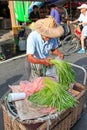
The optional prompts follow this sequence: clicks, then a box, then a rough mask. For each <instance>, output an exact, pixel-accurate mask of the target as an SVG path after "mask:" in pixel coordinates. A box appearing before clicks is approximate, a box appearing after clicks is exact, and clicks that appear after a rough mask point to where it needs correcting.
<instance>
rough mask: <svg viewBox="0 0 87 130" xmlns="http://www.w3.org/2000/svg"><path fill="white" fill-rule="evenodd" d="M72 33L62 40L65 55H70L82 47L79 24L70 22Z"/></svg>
mask: <svg viewBox="0 0 87 130" xmlns="http://www.w3.org/2000/svg"><path fill="white" fill-rule="evenodd" d="M69 26H70V30H71V34H69V35H68V36H66V37H65V38H64V40H63V41H62V51H63V53H64V55H70V54H72V53H75V52H76V51H78V50H79V49H80V46H81V44H80V37H81V30H80V26H79V24H78V23H77V24H69Z"/></svg>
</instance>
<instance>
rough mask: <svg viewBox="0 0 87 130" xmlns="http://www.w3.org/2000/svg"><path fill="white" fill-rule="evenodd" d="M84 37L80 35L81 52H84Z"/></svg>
mask: <svg viewBox="0 0 87 130" xmlns="http://www.w3.org/2000/svg"><path fill="white" fill-rule="evenodd" d="M84 38H85V37H84V35H83V33H82V34H81V47H82V49H83V50H85V44H84Z"/></svg>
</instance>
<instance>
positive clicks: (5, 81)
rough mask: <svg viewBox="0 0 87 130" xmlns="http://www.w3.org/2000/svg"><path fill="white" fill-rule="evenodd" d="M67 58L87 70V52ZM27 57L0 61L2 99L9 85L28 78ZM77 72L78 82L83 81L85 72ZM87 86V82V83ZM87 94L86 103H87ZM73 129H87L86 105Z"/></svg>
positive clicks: (0, 120)
mask: <svg viewBox="0 0 87 130" xmlns="http://www.w3.org/2000/svg"><path fill="white" fill-rule="evenodd" d="M65 60H67V61H68V62H70V63H74V64H76V65H79V66H82V67H84V68H85V70H87V54H86V53H85V54H77V53H75V54H72V55H71V56H65ZM24 63H25V58H24V57H21V58H20V57H19V58H15V59H10V60H6V61H4V62H3V63H0V99H2V98H3V97H4V96H5V95H6V93H7V92H8V91H9V85H13V84H19V82H20V81H21V80H26V74H25V69H24ZM74 69H76V68H74ZM75 71H76V73H77V82H80V83H83V80H84V73H83V71H82V70H81V69H76V70H75ZM85 86H87V83H86V85H85ZM86 99H87V96H86V98H85V103H86V104H87V100H86ZM0 130H4V125H3V115H2V109H1V107H0ZM71 130H87V108H86V106H85V108H84V111H83V113H82V114H81V117H80V119H79V121H78V122H77V123H76V124H75V125H74V127H73V128H72V129H71Z"/></svg>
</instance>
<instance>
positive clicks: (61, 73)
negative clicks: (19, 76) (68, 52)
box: [29, 59, 77, 111]
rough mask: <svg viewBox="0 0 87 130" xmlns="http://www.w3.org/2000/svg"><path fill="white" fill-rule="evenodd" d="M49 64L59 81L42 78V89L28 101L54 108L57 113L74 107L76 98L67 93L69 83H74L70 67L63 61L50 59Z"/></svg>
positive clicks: (73, 75)
mask: <svg viewBox="0 0 87 130" xmlns="http://www.w3.org/2000/svg"><path fill="white" fill-rule="evenodd" d="M50 62H51V63H52V64H53V65H55V67H56V71H57V75H58V79H59V81H58V82H57V81H55V80H54V79H53V78H51V77H44V88H43V89H42V90H40V91H39V92H37V93H34V94H33V95H31V96H30V97H29V100H30V101H31V102H33V103H34V104H37V105H45V106H47V107H52V108H56V109H57V111H62V110H66V109H68V108H70V107H74V106H76V104H77V100H76V98H75V97H73V95H71V94H70V93H69V92H68V90H69V88H70V87H71V83H74V82H75V73H74V71H73V69H72V66H71V65H70V64H68V63H67V62H66V61H64V60H55V59H52V60H51V61H50Z"/></svg>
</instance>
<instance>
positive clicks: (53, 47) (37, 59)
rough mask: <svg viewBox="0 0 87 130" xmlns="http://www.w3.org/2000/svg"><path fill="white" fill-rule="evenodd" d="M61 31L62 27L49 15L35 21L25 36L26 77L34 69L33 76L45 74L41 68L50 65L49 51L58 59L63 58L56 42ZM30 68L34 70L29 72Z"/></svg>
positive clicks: (62, 31)
mask: <svg viewBox="0 0 87 130" xmlns="http://www.w3.org/2000/svg"><path fill="white" fill-rule="evenodd" d="M63 33H64V30H63V28H62V27H61V26H60V25H57V24H56V21H55V19H54V18H53V17H51V16H50V17H48V18H45V19H40V20H38V21H37V22H35V24H34V29H33V31H32V32H31V33H30V34H29V36H28V38H27V60H28V64H26V68H27V67H28V68H27V69H26V71H27V73H28V74H29V75H28V77H30V73H31V75H32V73H33V72H34V71H35V72H34V74H33V77H34V78H35V76H36V75H38V76H41V75H45V74H44V72H42V71H41V70H42V68H43V70H45V68H46V67H48V66H51V63H50V59H51V58H52V57H50V51H51V52H52V54H54V55H57V56H58V57H59V58H60V59H63V58H64V55H63V54H62V53H61V52H60V51H59V50H58V42H57V40H56V38H57V37H60V36H61V35H62V34H63ZM31 63H32V64H31ZM30 66H31V67H30ZM43 66H45V67H43ZM30 68H31V69H30ZM32 70H34V71H33V72H31V71H32ZM33 77H32V78H33Z"/></svg>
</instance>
